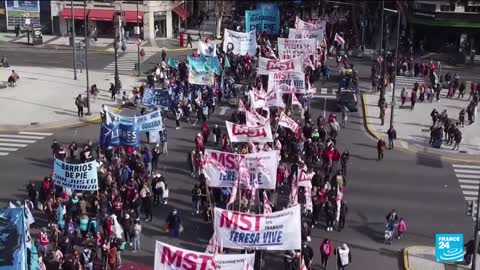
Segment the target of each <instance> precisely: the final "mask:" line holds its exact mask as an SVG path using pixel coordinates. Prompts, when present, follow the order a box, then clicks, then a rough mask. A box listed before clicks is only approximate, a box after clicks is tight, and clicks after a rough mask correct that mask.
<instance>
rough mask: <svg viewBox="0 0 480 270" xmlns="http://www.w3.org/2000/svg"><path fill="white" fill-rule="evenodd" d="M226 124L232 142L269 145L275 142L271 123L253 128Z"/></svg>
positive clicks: (230, 123)
mask: <svg viewBox="0 0 480 270" xmlns="http://www.w3.org/2000/svg"><path fill="white" fill-rule="evenodd" d="M225 122H226V126H227V132H228V137H229V138H230V142H252V143H267V142H273V136H272V128H271V127H270V121H268V122H267V123H265V125H258V126H256V127H251V126H247V125H239V124H235V123H232V122H228V121H225Z"/></svg>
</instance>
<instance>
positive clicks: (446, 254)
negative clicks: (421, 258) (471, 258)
mask: <svg viewBox="0 0 480 270" xmlns="http://www.w3.org/2000/svg"><path fill="white" fill-rule="evenodd" d="M435 260H436V261H437V262H459V261H463V234H435Z"/></svg>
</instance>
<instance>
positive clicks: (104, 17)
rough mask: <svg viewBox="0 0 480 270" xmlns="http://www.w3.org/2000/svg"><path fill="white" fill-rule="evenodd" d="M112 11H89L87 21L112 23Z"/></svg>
mask: <svg viewBox="0 0 480 270" xmlns="http://www.w3.org/2000/svg"><path fill="white" fill-rule="evenodd" d="M114 13H115V11H114V10H113V9H91V10H90V12H89V13H88V19H89V20H92V21H108V22H111V21H113V14H114Z"/></svg>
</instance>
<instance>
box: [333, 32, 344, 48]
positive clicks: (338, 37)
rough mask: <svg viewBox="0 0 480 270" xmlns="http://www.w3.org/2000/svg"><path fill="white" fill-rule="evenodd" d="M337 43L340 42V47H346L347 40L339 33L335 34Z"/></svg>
mask: <svg viewBox="0 0 480 270" xmlns="http://www.w3.org/2000/svg"><path fill="white" fill-rule="evenodd" d="M335 41H336V42H338V43H339V44H340V45H345V39H343V37H342V36H340V35H339V34H338V33H335Z"/></svg>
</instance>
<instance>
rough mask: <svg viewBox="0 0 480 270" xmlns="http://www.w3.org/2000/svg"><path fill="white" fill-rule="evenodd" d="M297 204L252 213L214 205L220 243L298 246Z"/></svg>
mask: <svg viewBox="0 0 480 270" xmlns="http://www.w3.org/2000/svg"><path fill="white" fill-rule="evenodd" d="M300 219H301V218H300V206H299V205H297V206H294V207H291V208H288V209H285V210H282V211H278V212H274V213H270V214H263V215H253V214H247V213H241V212H235V211H229V210H225V209H221V208H217V207H215V211H214V226H213V227H214V230H215V234H216V236H217V240H218V241H221V243H222V245H223V247H226V248H235V249H244V248H255V249H265V250H292V249H300V248H301V241H302V237H301V231H302V229H301V224H300Z"/></svg>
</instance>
